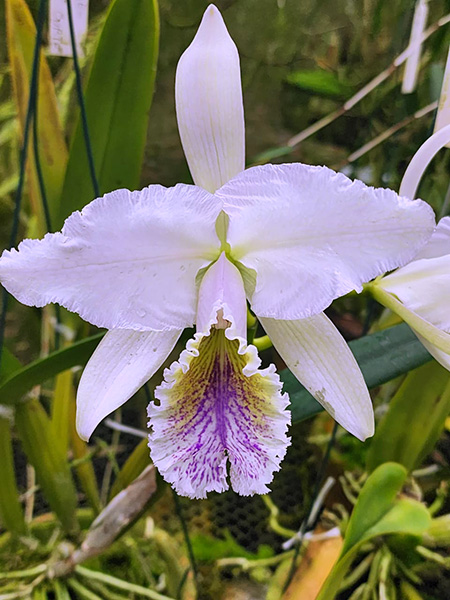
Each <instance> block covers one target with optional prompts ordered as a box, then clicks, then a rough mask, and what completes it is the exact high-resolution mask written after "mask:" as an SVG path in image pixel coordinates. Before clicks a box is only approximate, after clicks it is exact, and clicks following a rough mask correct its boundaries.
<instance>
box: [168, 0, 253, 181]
mask: <svg viewBox="0 0 450 600" xmlns="http://www.w3.org/2000/svg"><path fill="white" fill-rule="evenodd" d="M175 99H176V109H177V119H178V128H179V130H180V137H181V142H182V144H183V149H184V153H185V155H186V158H187V161H188V164H189V168H190V171H191V174H192V178H193V180H194V181H195V183H196V184H197V185H199V186H201V187H203V188H205V189H206V190H208V191H209V192H214V191H215V190H216V189H218V188H219V187H220V186H222V185H223V184H224V183H226V182H227V181H228V180H229V179H231V178H232V177H234V176H235V175H237V173H240V171H243V170H244V163H245V139H244V105H243V102H242V88H241V72H240V66H239V55H238V51H237V48H236V46H235V44H234V42H233V40H232V39H231V37H230V35H229V33H228V31H227V28H226V26H225V23H224V21H223V18H222V15H221V14H220V12H219V11H218V10H217V8H216V7H215V6H213V5H212V4H211V5H210V6H209V7H208V8H207V9H206V11H205V14H204V15H203V19H202V22H201V24H200V27H199V29H198V31H197V34H196V36H195V38H194V40H193V42H192V43H191V45H190V46H189V47H188V48H187V50H186V51H185V52H184V54H183V55H182V57H181V58H180V61H179V63H178V67H177V74H176V80H175Z"/></svg>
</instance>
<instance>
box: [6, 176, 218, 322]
mask: <svg viewBox="0 0 450 600" xmlns="http://www.w3.org/2000/svg"><path fill="white" fill-rule="evenodd" d="M220 211H221V203H220V201H219V200H218V199H217V198H215V197H214V196H213V195H212V194H209V193H208V192H206V191H205V190H202V189H201V188H198V187H195V186H192V185H183V184H179V185H177V186H175V187H173V188H164V187H163V186H160V185H151V186H149V187H147V188H144V189H143V190H141V191H136V192H129V191H128V190H116V191H115V192H111V193H109V194H105V195H104V196H103V197H102V198H97V199H96V200H94V201H93V202H91V203H90V204H88V205H87V206H85V207H84V208H83V210H82V211H81V212H74V213H73V214H72V215H71V216H70V217H69V218H68V219H67V220H66V222H65V223H64V227H63V229H62V232H61V233H54V234H47V235H46V236H45V237H44V239H43V240H25V241H23V242H22V243H21V244H19V248H18V250H15V249H13V250H11V251H8V250H5V251H4V252H3V255H2V257H1V259H0V281H1V282H2V284H3V285H4V286H5V288H6V289H7V290H8V291H9V292H10V293H11V294H12V295H13V296H15V297H16V298H17V299H18V300H19V301H20V302H22V303H23V304H27V305H29V306H39V307H41V306H44V305H45V304H48V303H51V302H57V303H59V304H61V305H62V306H64V307H66V308H67V309H69V310H71V311H73V312H77V313H78V314H79V315H80V316H81V317H82V318H83V319H85V320H86V321H89V322H90V323H93V324H94V325H97V327H105V328H106V329H134V330H136V331H137V330H140V331H148V330H163V329H183V328H185V327H190V326H192V325H193V323H194V319H195V311H196V304H197V291H198V290H197V285H196V275H197V273H198V271H199V270H200V269H201V268H203V267H205V266H207V265H208V264H209V263H210V262H211V261H213V260H216V258H217V257H218V256H219V249H220V243H219V239H218V237H217V234H216V231H215V222H216V219H217V217H218V215H219V213H220Z"/></svg>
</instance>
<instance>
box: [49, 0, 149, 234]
mask: <svg viewBox="0 0 450 600" xmlns="http://www.w3.org/2000/svg"><path fill="white" fill-rule="evenodd" d="M158 44H159V15H158V6H157V2H156V0H114V2H113V3H112V4H111V7H110V10H109V12H108V15H107V17H106V21H105V24H104V28H103V31H102V33H101V36H100V39H99V42H98V46H97V49H96V52H95V57H94V62H93V65H92V69H91V72H90V75H89V80H88V83H87V86H86V92H85V100H86V112H87V120H88V125H89V132H90V138H91V143H92V151H93V159H94V165H95V169H96V173H97V177H98V180H99V186H100V191H101V193H105V192H109V191H111V190H114V189H117V188H121V187H122V188H123V187H127V188H130V189H135V188H136V187H138V186H139V176H140V171H141V164H142V159H143V155H144V146H145V139H146V134H147V123H148V117H149V111H150V106H151V102H152V96H153V86H154V80H155V73H156V63H157V58H158ZM63 198H64V204H62V205H61V211H60V215H59V220H58V225H61V224H62V221H63V220H64V218H65V217H67V215H69V214H70V213H71V212H73V211H74V210H77V209H80V208H81V207H82V206H84V205H85V204H87V203H88V202H90V201H91V200H92V199H93V198H94V192H93V187H92V182H91V179H90V176H89V165H88V161H87V155H86V146H85V139H84V134H83V127H82V123H81V122H79V123H78V126H77V129H76V132H75V137H74V141H73V144H72V147H71V150H70V157H69V163H68V166H67V174H66V179H65V182H64V191H63Z"/></svg>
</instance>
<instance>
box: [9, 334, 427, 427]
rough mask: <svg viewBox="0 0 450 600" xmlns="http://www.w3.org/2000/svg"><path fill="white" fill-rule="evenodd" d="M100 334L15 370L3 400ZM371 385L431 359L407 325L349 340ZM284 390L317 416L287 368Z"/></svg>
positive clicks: (298, 414) (67, 361)
mask: <svg viewBox="0 0 450 600" xmlns="http://www.w3.org/2000/svg"><path fill="white" fill-rule="evenodd" d="M102 336H103V334H98V335H95V336H92V337H90V338H87V339H85V340H82V341H80V342H77V343H75V344H73V345H72V346H69V347H68V348H64V349H63V350H59V351H58V352H53V353H52V354H49V355H48V356H47V357H45V358H42V359H39V360H36V361H34V362H33V363H31V364H30V365H28V366H27V367H24V368H23V369H21V370H20V371H16V372H15V373H14V374H13V375H12V376H11V377H9V378H8V379H6V380H5V381H4V382H3V383H1V382H0V403H1V404H14V403H15V402H17V401H18V400H20V398H21V397H22V396H23V395H24V394H26V393H27V392H28V391H29V390H30V389H31V388H32V387H33V386H34V385H39V384H41V383H43V382H44V381H46V380H47V379H50V378H51V377H54V376H55V375H57V374H58V373H61V372H62V371H65V370H66V369H70V368H72V367H75V366H77V365H79V366H83V365H85V364H86V362H87V360H88V359H89V357H90V356H91V354H92V353H93V351H94V350H95V348H96V346H97V344H98V343H99V342H100V340H101V338H102ZM350 346H351V348H352V350H353V353H354V354H355V357H356V360H357V361H358V363H359V365H360V367H361V370H362V372H363V374H364V378H365V380H366V383H367V385H368V386H369V388H372V387H376V386H378V385H381V384H383V383H386V382H388V381H390V380H391V379H394V378H395V377H398V375H401V374H402V373H407V372H408V371H410V370H411V369H414V368H416V367H418V366H420V365H422V364H425V363H426V362H428V361H430V360H431V356H430V355H429V354H428V352H427V351H426V350H425V348H424V347H423V346H422V344H421V343H420V342H419V341H418V340H417V338H416V337H415V335H414V334H413V333H412V331H411V330H410V329H409V327H408V326H407V325H406V324H402V325H397V326H396V327H391V328H390V329H386V330H384V331H379V332H377V333H373V334H370V335H367V336H365V337H363V338H361V339H359V340H355V341H354V342H350ZM281 379H282V381H283V383H284V389H285V391H287V392H288V393H289V394H290V398H291V411H292V421H293V422H294V423H296V422H298V421H302V420H303V419H307V418H309V417H312V416H314V415H316V414H317V413H318V412H320V411H321V410H323V409H322V407H321V406H320V404H319V403H318V402H316V400H314V398H313V397H312V396H311V395H310V394H309V392H307V391H306V390H305V389H304V388H303V386H302V385H301V384H300V383H299V382H298V381H297V379H296V378H295V377H294V375H292V373H290V371H288V370H287V369H286V370H284V371H282V373H281Z"/></svg>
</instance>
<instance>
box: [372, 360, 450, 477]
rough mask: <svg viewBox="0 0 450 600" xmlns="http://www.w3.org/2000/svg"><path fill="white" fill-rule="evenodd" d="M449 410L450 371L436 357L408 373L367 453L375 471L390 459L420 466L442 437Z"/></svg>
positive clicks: (405, 465) (410, 465) (405, 464)
mask: <svg viewBox="0 0 450 600" xmlns="http://www.w3.org/2000/svg"><path fill="white" fill-rule="evenodd" d="M449 412H450V375H449V373H448V371H447V370H446V369H444V368H443V367H441V366H440V365H439V364H438V363H437V362H435V361H433V362H431V363H429V364H426V365H424V366H422V367H420V368H419V369H415V370H414V371H412V372H411V373H409V374H408V375H407V377H406V378H405V380H404V382H403V383H402V385H401V386H400V388H399V389H398V391H397V393H396V394H395V396H394V397H393V399H392V400H391V402H390V405H389V410H388V411H387V413H386V414H385V415H384V417H383V418H382V420H381V422H380V423H379V424H378V426H377V429H376V432H375V435H374V437H373V439H372V440H371V443H370V447H369V452H368V455H367V468H368V470H369V471H373V469H375V468H376V467H377V466H378V465H380V464H381V463H383V462H387V461H395V462H398V463H400V464H402V465H403V466H404V467H406V468H407V469H408V470H412V469H414V468H415V467H417V466H418V465H419V464H420V463H421V462H422V459H423V458H424V457H425V456H426V455H427V454H428V453H429V452H430V451H431V450H432V448H433V447H434V445H435V443H436V442H437V440H438V439H439V436H440V434H441V431H442V428H443V427H444V421H445V418H446V417H447V415H448V414H449Z"/></svg>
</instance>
